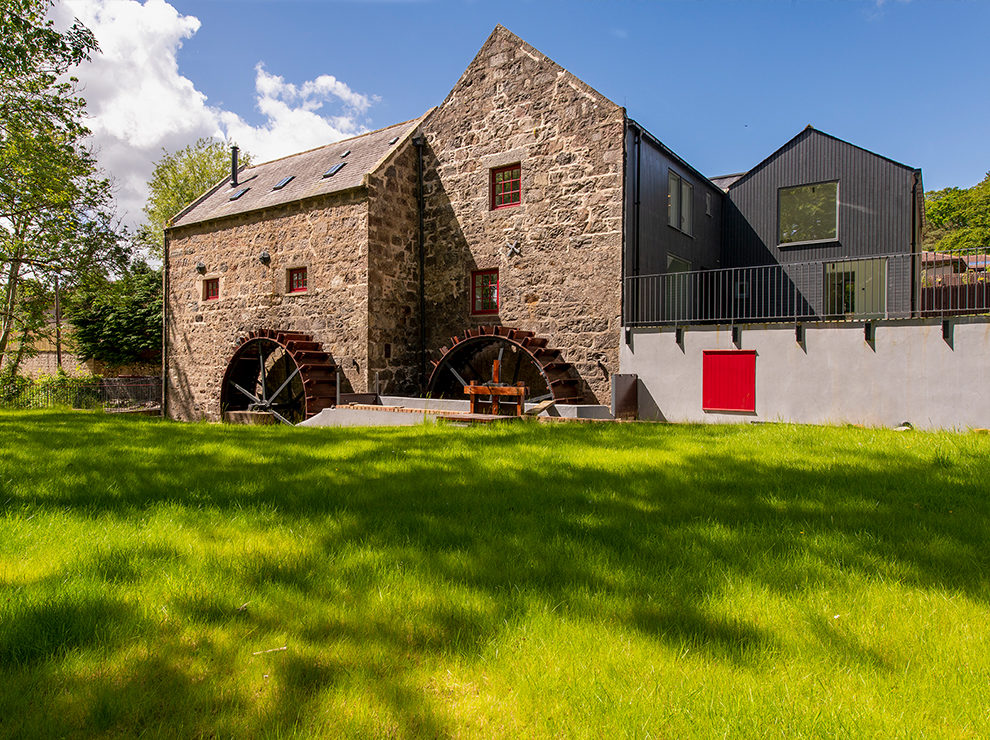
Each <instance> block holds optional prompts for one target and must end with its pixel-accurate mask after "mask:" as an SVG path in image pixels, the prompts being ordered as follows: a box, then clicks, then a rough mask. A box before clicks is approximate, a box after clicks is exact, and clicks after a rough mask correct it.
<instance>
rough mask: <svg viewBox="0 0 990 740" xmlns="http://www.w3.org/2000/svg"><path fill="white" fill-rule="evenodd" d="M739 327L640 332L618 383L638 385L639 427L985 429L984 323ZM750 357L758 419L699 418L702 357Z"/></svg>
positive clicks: (988, 335) (988, 389)
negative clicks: (631, 376) (634, 380)
mask: <svg viewBox="0 0 990 740" xmlns="http://www.w3.org/2000/svg"><path fill="white" fill-rule="evenodd" d="M804 326H805V338H804V342H803V343H799V342H798V341H797V340H796V336H795V328H794V326H793V325H773V324H763V325H745V326H741V327H739V328H740V337H739V345H738V347H737V346H736V345H734V344H733V342H732V332H731V329H730V327H728V326H726V325H723V326H711V327H709V326H696V327H686V328H685V329H684V333H683V342H682V344H680V345H679V344H678V343H677V341H676V333H675V330H674V328H664V329H636V330H633V331H632V333H631V335H630V337H629V342H628V343H626V342H623V343H622V345H621V350H620V357H619V361H620V366H621V368H622V369H621V372H623V373H636V374H637V375H638V376H639V388H638V393H639V402H638V405H639V412H640V417H641V418H648V419H663V420H667V421H680V422H745V421H789V422H798V423H809V424H843V423H852V424H862V425H868V426H896V425H898V424H900V423H901V422H904V421H908V422H910V423H911V424H913V425H914V426H915V427H919V428H928V429H939V428H941V429H965V428H973V427H977V428H980V427H983V428H985V427H990V321H988V320H987V319H985V318H965V319H958V320H957V321H955V322H954V323H953V325H952V331H951V336H950V337H949V338H948V340H946V339H944V338H943V332H942V322H941V321H937V320H924V321H922V320H918V321H911V322H903V321H898V322H894V321H891V322H876V323H875V324H874V328H875V339H874V341H873V342H867V341H866V338H865V334H864V327H863V324H862V323H848V324H835V323H825V322H823V323H818V324H805V325H804ZM713 349H721V350H726V349H744V350H755V351H756V412H755V413H743V412H739V413H724V412H723V413H717V412H706V411H704V410H702V353H703V351H704V350H713Z"/></svg>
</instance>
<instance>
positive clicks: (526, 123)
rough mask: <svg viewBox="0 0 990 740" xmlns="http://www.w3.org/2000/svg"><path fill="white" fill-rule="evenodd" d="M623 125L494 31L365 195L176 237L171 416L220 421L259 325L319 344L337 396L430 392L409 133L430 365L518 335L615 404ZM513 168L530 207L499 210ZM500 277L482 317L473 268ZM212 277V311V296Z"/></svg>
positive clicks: (217, 223)
mask: <svg viewBox="0 0 990 740" xmlns="http://www.w3.org/2000/svg"><path fill="white" fill-rule="evenodd" d="M624 126H625V112H624V111H623V109H622V108H620V107H619V106H617V105H615V104H614V103H612V102H610V101H609V100H607V99H606V98H604V97H603V96H601V95H600V94H598V93H597V92H595V91H594V90H592V89H591V88H589V87H588V86H587V85H585V84H584V83H582V82H581V81H580V80H578V79H577V78H575V77H574V76H572V75H571V74H569V73H568V72H566V71H565V70H563V69H562V68H561V67H559V66H558V65H556V64H555V63H554V62H552V61H550V60H549V59H547V58H546V57H545V56H543V55H542V54H540V53H539V52H538V51H536V50H535V49H533V48H532V47H530V46H529V45H528V44H526V43H525V42H523V41H522V40H521V39H519V38H517V37H516V36H514V35H512V34H511V33H510V32H509V31H507V30H506V29H504V28H502V27H501V26H499V27H497V28H496V29H495V31H494V32H493V33H492V35H491V36H490V37H489V39H488V41H487V42H486V43H485V45H484V46H483V47H482V49H481V50H480V51H479V53H478V55H477V57H476V58H475V59H474V61H473V62H472V63H471V65H470V66H469V67H468V69H467V70H466V71H465V72H464V74H463V75H462V76H461V78H460V80H459V81H458V82H457V84H456V85H455V87H454V89H453V90H452V91H451V93H450V95H449V96H448V97H447V99H446V100H445V101H444V102H443V103H442V105H441V106H439V107H438V108H437V109H435V110H434V111H433V112H432V113H431V114H430V115H429V116H427V117H426V119H425V120H424V121H423V122H422V123H421V124H420V125H419V127H418V130H416V131H408V133H407V134H405V135H404V137H403V141H401V142H400V143H399V144H398V145H397V146H396V147H395V148H394V150H393V151H391V153H390V154H389V155H387V156H386V157H385V159H384V161H382V162H380V163H379V164H378V165H377V166H376V167H373V168H370V169H369V170H368V173H367V174H366V175H365V177H364V179H363V182H362V185H361V186H359V187H354V188H351V189H349V190H346V191H343V192H337V193H333V194H329V195H321V196H316V197H311V198H306V199H304V200H298V201H295V202H290V203H286V204H281V205H277V206H272V207H268V208H263V209H262V210H258V211H252V212H247V213H241V214H236V215H229V216H223V217H218V218H214V219H212V220H207V221H198V222H194V223H188V218H187V222H186V225H183V226H179V227H175V228H172V229H169V230H168V231H167V233H166V242H167V256H166V259H167V261H168V291H167V298H166V310H167V318H166V332H167V333H166V341H167V356H166V365H167V372H166V383H167V393H168V413H169V415H170V416H172V417H174V418H179V419H188V420H193V419H204V418H205V419H209V420H218V419H219V418H220V413H221V409H220V393H221V388H220V385H221V382H222V379H223V376H224V372H225V370H226V368H227V365H228V363H229V361H230V359H231V356H232V355H233V353H234V351H235V350H236V348H237V342H238V339H239V338H241V337H243V336H245V335H246V334H248V333H249V332H250V331H252V330H258V329H274V330H281V331H294V332H303V333H306V334H310V335H311V336H312V337H313V339H314V340H315V341H318V342H320V343H321V345H322V347H323V349H324V350H325V351H326V352H328V353H329V354H330V356H331V357H332V359H333V360H334V362H335V363H337V365H338V367H339V372H340V374H341V378H342V390H344V391H345V392H346V391H353V392H366V391H369V390H373V389H374V387H375V383H376V382H377V383H378V387H379V390H380V391H381V392H383V393H389V394H416V393H418V392H419V391H420V390H422V388H423V384H424V382H425V380H426V379H427V377H428V376H427V374H424V373H423V372H422V370H423V363H422V359H423V358H422V357H421V355H420V348H421V345H420V331H421V323H420V321H421V317H420V303H419V295H420V293H419V281H420V273H419V255H418V252H419V206H418V193H419V190H418V150H417V148H416V146H414V145H413V142H412V137H413V135H414V134H417V135H422V136H423V138H424V140H425V145H424V147H423V153H424V160H423V169H424V190H423V200H424V214H423V215H424V221H423V226H424V252H425V266H426V269H425V272H424V280H425V285H426V291H425V303H426V320H425V324H426V359H427V360H429V359H437V358H438V357H439V356H440V353H439V350H440V347H441V346H443V345H445V344H447V343H448V341H449V337H450V336H453V335H463V333H464V330H465V329H468V328H471V327H475V326H480V325H483V324H502V325H504V326H509V327H514V328H520V329H525V330H529V331H532V332H535V333H536V334H538V335H540V336H544V337H546V338H547V339H548V340H549V342H550V346H552V347H556V348H559V349H560V350H562V352H563V355H564V359H565V360H567V361H568V362H570V363H571V364H572V366H573V367H574V368H575V369H576V371H577V372H578V373H579V375H580V377H581V378H582V381H583V388H582V393H583V395H584V397H585V400H587V401H589V402H599V403H608V400H609V388H610V386H609V375H610V373H613V372H617V371H618V353H619V347H618V344H619V337H620V334H621V328H620V322H621V318H620V314H621V306H620V304H621V298H620V296H621V261H622V257H621V254H622V203H623V199H622V182H623V139H624ZM511 164H519V165H520V167H521V172H522V202H521V203H520V205H518V206H513V207H510V208H504V209H498V210H492V208H491V203H490V177H491V170H492V168H496V167H502V166H506V165H511ZM193 214H194V215H195V211H193ZM508 244H511V245H514V246H516V247H517V248H518V249H519V254H510V252H509V250H508V249H507V245H508ZM263 251H267V252H268V253H269V255H270V256H271V261H270V263H269V264H267V265H266V264H263V263H262V262H261V260H260V259H259V255H260V254H261V252H263ZM199 262H202V263H203V264H204V265H205V266H206V269H205V271H204V272H202V273H201V272H199V271H198V270H197V268H196V266H197V263H199ZM296 267H306V268H307V271H308V288H307V291H306V292H305V293H301V294H290V293H289V292H288V285H287V274H288V270H289V269H291V268H296ZM492 268H497V269H498V271H499V285H500V302H499V311H498V313H497V315H485V316H473V315H472V313H471V273H472V271H473V270H478V269H492ZM210 278H219V281H220V297H219V299H218V300H209V301H207V300H204V296H203V282H204V280H207V279H210ZM426 369H427V373H428V371H429V369H431V368H430V367H429V366H428V365H427V368H426Z"/></svg>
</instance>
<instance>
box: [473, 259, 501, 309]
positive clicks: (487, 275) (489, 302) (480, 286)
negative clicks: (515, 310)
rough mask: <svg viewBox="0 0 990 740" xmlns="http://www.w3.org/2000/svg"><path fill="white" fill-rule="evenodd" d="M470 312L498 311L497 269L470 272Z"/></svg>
mask: <svg viewBox="0 0 990 740" xmlns="http://www.w3.org/2000/svg"><path fill="white" fill-rule="evenodd" d="M471 313H473V314H489V313H498V269H495V270H475V271H474V272H472V273H471Z"/></svg>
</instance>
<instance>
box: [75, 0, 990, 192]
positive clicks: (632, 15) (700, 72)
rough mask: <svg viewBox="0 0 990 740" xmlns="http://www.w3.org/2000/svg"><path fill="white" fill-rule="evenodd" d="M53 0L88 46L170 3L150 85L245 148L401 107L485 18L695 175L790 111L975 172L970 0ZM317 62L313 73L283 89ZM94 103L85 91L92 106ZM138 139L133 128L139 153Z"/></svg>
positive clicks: (982, 106)
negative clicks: (85, 25) (79, 25)
mask: <svg viewBox="0 0 990 740" xmlns="http://www.w3.org/2000/svg"><path fill="white" fill-rule="evenodd" d="M65 2H66V4H67V5H69V6H70V7H71V8H72V9H73V10H74V11H75V12H76V13H78V14H79V15H80V16H81V17H82V18H83V20H87V14H89V17H90V18H93V19H95V18H97V17H103V18H104V25H102V26H101V25H100V24H99V23H95V21H94V24H95V25H96V26H97V28H96V30H97V36H98V38H99V37H100V36H101V34H105V35H106V36H105V37H106V38H107V39H108V41H107V44H106V46H107V48H108V49H110V48H111V47H112V46H113V33H114V30H113V29H114V28H115V27H116V28H118V29H119V28H122V27H124V21H123V20H120V19H117V21H116V23H117V25H116V26H114V25H113V24H111V23H110V22H109V21H107V20H106V17H108V15H109V13H110V11H111V10H113V11H115V12H117V11H120V9H122V8H124V7H125V6H136V7H137V8H138V9H141V10H145V11H148V12H147V13H145V15H150V14H151V6H152V5H154V6H156V8H157V11H156V12H158V13H159V17H160V18H165V15H162V13H163V12H164V11H163V9H162V7H159V6H164V8H165V9H167V10H169V11H170V12H171V10H172V9H173V8H174V11H176V12H175V13H174V15H175V16H176V18H174V19H171V20H169V19H168V18H166V19H165V20H158V21H156V22H154V23H147V24H146V25H145V31H143V32H142V33H144V34H145V36H140V35H138V36H137V38H140V39H141V42H140V45H141V46H144V47H151V48H160V49H161V51H160V55H161V57H162V58H165V59H164V61H165V62H167V61H168V60H169V59H171V58H174V60H175V62H176V63H177V72H178V80H179V82H175V81H172V82H169V83H167V84H165V87H164V88H163V89H165V88H167V89H168V90H174V91H178V92H175V95H177V96H179V95H180V94H181V95H187V96H188V95H191V94H193V93H190V91H189V89H187V88H190V87H191V88H194V93H195V95H198V96H199V98H200V99H201V102H200V103H198V104H197V105H201V107H202V108H203V110H205V111H207V112H206V113H204V112H202V111H199V112H190V113H189V116H188V117H189V118H195V117H196V116H199V118H197V121H198V122H197V123H196V125H195V126H193V125H191V124H190V125H189V126H188V127H187V128H188V131H185V130H184V131H183V132H182V135H183V136H186V137H187V138H188V137H189V136H192V135H193V133H195V132H207V133H209V128H210V126H214V127H215V128H216V127H219V129H220V130H222V132H223V134H224V135H228V136H234V138H237V139H239V143H242V142H241V141H240V139H244V142H243V143H244V144H245V145H246V146H248V148H251V143H252V142H254V146H255V147H256V148H258V149H260V150H262V154H268V153H271V152H275V153H276V154H278V155H281V154H283V153H288V152H285V151H281V150H278V149H277V148H274V149H273V148H272V147H273V146H275V145H274V144H273V143H272V142H275V141H276V140H277V141H280V142H281V146H282V147H283V148H292V147H293V146H295V147H296V148H297V149H298V148H306V146H304V145H303V144H304V143H307V144H310V143H312V142H315V141H320V143H322V140H321V139H320V137H321V136H322V137H326V136H330V135H338V137H339V135H346V134H350V133H354V132H357V131H359V130H363V129H370V128H378V127H381V126H385V125H388V124H390V123H394V122H397V121H401V120H406V119H409V118H413V117H416V116H418V115H420V114H421V113H422V112H423V111H425V110H426V109H427V108H429V107H430V106H432V105H435V104H437V103H439V102H440V101H442V99H443V98H444V96H445V95H446V94H447V92H448V91H449V90H450V88H451V86H452V85H453V84H454V82H455V81H456V79H457V77H458V76H459V74H460V73H461V71H462V70H463V69H464V68H465V67H466V66H467V64H468V63H469V62H470V60H471V59H472V57H473V56H474V54H475V53H476V52H477V50H478V48H479V47H480V46H481V44H482V43H483V42H484V40H485V38H486V37H487V36H488V34H489V33H490V32H491V30H492V28H493V27H494V26H495V24H497V23H501V24H503V25H504V26H506V27H507V28H509V29H510V30H511V31H513V32H514V33H516V34H518V35H519V36H521V37H522V38H524V39H525V40H526V41H528V42H529V43H531V44H532V45H533V46H535V47H536V48H538V49H539V50H540V51H542V52H543V53H545V54H547V55H548V56H549V57H551V58H552V59H554V60H555V61H556V62H557V63H559V64H560V65H562V66H563V67H565V68H566V69H568V70H569V71H571V72H572V73H574V74H575V75H577V76H578V77H580V78H581V79H582V80H584V81H585V82H587V83H588V84H590V85H591V86H592V87H594V88H596V89H597V90H599V91H600V92H601V93H603V94H604V95H606V96H607V97H609V98H611V99H612V100H614V101H615V102H617V103H619V104H620V105H624V106H625V107H626V108H627V110H628V113H629V115H630V116H631V117H632V118H634V119H636V120H637V121H639V122H640V123H641V124H643V125H644V126H645V127H646V128H647V129H649V130H650V131H651V132H652V133H653V134H654V135H656V136H657V137H658V138H659V139H661V140H662V141H663V142H664V143H665V144H667V145H668V146H669V147H671V148H672V149H674V151H676V152H677V153H678V154H680V155H681V156H683V157H684V158H685V159H687V160H688V161H689V162H691V163H692V164H693V165H695V166H696V167H697V168H698V169H699V170H700V171H701V172H703V173H705V174H708V175H717V174H723V173H727V172H734V171H740V170H745V169H748V168H749V167H752V166H753V165H755V164H756V163H758V162H759V161H760V160H761V159H763V158H764V157H765V156H767V155H768V154H770V153H771V152H772V151H773V150H774V149H776V148H777V147H779V146H780V145H782V144H783V143H784V142H786V141H787V140H788V139H789V138H791V137H792V136H794V135H795V134H796V133H798V132H799V131H800V130H801V129H802V128H803V127H804V126H805V125H807V124H809V123H810V124H812V125H814V126H815V127H817V128H820V129H822V130H824V131H826V132H828V133H831V134H833V135H835V136H838V137H840V138H843V139H846V140H848V141H851V142H853V143H855V144H858V145H860V146H863V147H866V148H868V149H872V150H874V151H877V152H879V153H881V154H884V155H886V156H888V157H891V158H893V159H896V160H898V161H901V162H904V163H905V164H909V165H912V166H918V167H921V168H922V169H923V170H924V178H925V186H926V188H927V189H933V188H942V187H947V186H952V185H958V186H969V185H972V184H974V183H976V182H978V181H979V180H981V179H982V178H983V176H984V174H985V173H986V172H987V171H988V170H990V135H988V134H990V126H988V123H990V64H988V58H987V52H986V48H987V44H988V39H990V2H982V1H972V2H968V1H965V0H958V1H952V0H948V1H945V2H925V1H923V0H910V1H905V0H885V1H882V2H878V1H877V0H844V1H835V2H827V1H825V0H819V1H816V2H802V1H798V0H793V1H790V2H787V1H784V0H781V1H780V2H777V1H773V0H766V1H764V2H741V1H740V2H716V1H715V0H698V1H697V2H688V1H685V0H667V1H658V2H651V3H647V2H623V1H619V0H616V1H613V2H597V3H595V2H571V3H564V2H514V1H512V0H505V1H503V2H475V1H470V2H463V1H462V2H446V1H441V0H436V1H432V2H431V1H429V0H423V1H415V0H411V1H402V0H397V1H393V2H387V1H386V2H360V1H358V0H351V1H349V2H348V1H342V2H330V1H329V0H169V3H165V0H148V2H146V3H145V5H144V6H140V5H138V3H136V2H133V1H131V0H128V1H127V2H125V0H65ZM169 5H170V6H171V8H169V7H168V6H169ZM99 12H102V13H103V16H99V15H98V13H99ZM118 15H120V13H119V12H118ZM135 17H137V16H135ZM169 18H171V16H169ZM197 20H198V25H197V23H196V21H197ZM170 23H171V24H172V26H174V28H172V27H171V26H169V24H170ZM132 26H133V23H132ZM170 28H171V30H169V29H170ZM135 33H137V32H135ZM154 33H160V34H161V39H158V38H151V36H150V35H151V34H154ZM159 42H160V46H158V44H159ZM101 43H102V41H101ZM135 45H138V44H135ZM136 53H137V52H134V51H133V50H132V51H130V52H126V51H124V52H118V53H117V57H114V58H117V60H118V61H117V63H118V67H120V66H122V65H124V64H126V65H128V66H129V67H130V68H132V69H133V71H134V74H135V75H138V76H137V77H136V78H135V82H133V83H132V84H131V87H143V86H144V82H143V80H145V79H146V78H150V76H152V75H155V74H159V73H160V70H157V67H161V66H163V63H162V60H161V59H156V58H155V55H154V54H152V55H151V59H150V60H148V59H145V60H143V61H142V60H138V61H135V59H136V57H135V56H134V54H136ZM127 54H131V56H130V57H128V56H127ZM170 54H171V55H172V56H171V57H169V55H170ZM107 56H108V57H113V56H114V53H113V52H112V51H109V52H108V54H107ZM108 63H109V62H108ZM142 65H146V66H147V69H148V71H147V73H144V72H142V69H141V67H142ZM259 65H261V66H260V67H259ZM259 70H261V71H259ZM102 74H103V76H104V77H106V76H107V72H106V70H103V72H102ZM115 74H116V73H115ZM142 74H146V76H145V77H141V76H140V75H142ZM161 74H165V73H161ZM328 75H329V76H332V77H326V76H328ZM321 76H324V77H323V80H324V83H325V84H324V85H323V86H322V87H320V86H319V85H316V86H315V87H313V86H312V85H311V86H310V87H305V88H304V87H303V86H304V85H305V84H306V83H307V82H310V81H318V80H319V79H320V78H321ZM83 77H84V80H85V75H83ZM94 79H95V78H94ZM327 80H329V82H327ZM180 83H181V84H180ZM118 87H126V86H125V85H118ZM316 88H320V90H318V91H317V92H313V90H316ZM93 89H94V91H95V90H98V89H99V84H98V83H96V82H94V83H93ZM307 91H308V92H307ZM107 94H108V95H109V93H107ZM168 94H172V93H168ZM165 95H166V93H158V94H157V97H158V98H159V99H162V98H163V96H165ZM307 95H313V96H315V97H307ZM94 97H96V96H95V95H94ZM131 97H133V95H132V96H131ZM189 100H191V98H189ZM185 106H189V108H190V110H192V108H193V107H195V106H193V105H192V104H191V103H184V102H183V99H180V98H179V97H177V98H176V102H175V103H174V104H172V105H171V109H172V111H173V114H174V115H178V114H179V113H181V112H182V111H183V109H184V107H185ZM110 107H111V106H109V104H107V106H106V109H107V111H109V108H110ZM145 107H147V106H145ZM287 108H291V109H292V110H291V111H289V110H287ZM302 109H305V112H307V114H308V115H310V116H311V117H312V116H313V115H315V116H318V117H323V123H321V122H320V121H317V123H318V124H320V125H324V124H325V128H326V130H320V126H317V127H316V128H314V130H313V131H312V132H311V137H310V139H306V138H299V139H298V141H297V140H296V138H294V137H292V136H290V134H291V132H292V131H294V130H297V129H300V128H305V126H306V124H305V122H304V121H303V118H302V112H303V111H302ZM102 110H103V109H101V108H100V107H99V101H94V111H95V114H96V117H97V119H99V115H100V114H101V111H102ZM262 110H264V112H262ZM273 111H274V112H273ZM280 111H281V112H280ZM290 113H292V114H293V115H295V116H296V117H295V118H290V117H289V114H290ZM105 115H106V117H107V119H108V120H109V118H110V113H109V112H106V113H105ZM279 115H282V116H283V117H282V118H281V119H278V122H276V123H273V120H274V119H273V117H274V118H278V116H279ZM131 117H132V118H133V115H132V116H131ZM158 119H163V116H162V115H158ZM200 119H202V120H200ZM177 120H178V119H177ZM293 121H295V123H293ZM331 124H332V127H331ZM163 125H164V124H163ZM105 128H107V129H108V130H109V129H111V128H113V127H112V126H110V125H109V124H108V125H107V126H106V127H105ZM117 128H118V129H120V127H119V126H118V127H117ZM149 128H151V126H149V125H146V126H145V127H144V129H142V131H144V130H147V129H149ZM179 128H182V126H179V125H178V124H173V125H172V129H173V130H174V133H175V136H171V137H170V136H167V135H166V134H165V133H163V134H162V135H161V137H160V138H161V144H162V146H165V147H166V148H173V147H174V146H176V145H177V144H178V143H180V140H181V137H180V136H179V132H178V129H179ZM331 128H332V131H333V132H337V134H331V133H328V132H329V131H331ZM96 129H97V130H99V129H100V127H99V126H97V127H96ZM120 130H123V129H120ZM119 136H120V137H122V138H123V139H129V140H130V141H133V140H134V139H135V136H134V135H133V133H132V134H130V135H129V136H123V134H119ZM264 136H267V137H268V138H267V139H264V138H263V137H264ZM314 137H315V138H314ZM147 138H149V141H150V139H152V138H154V137H147ZM313 145H315V144H313ZM107 146H108V147H109V146H110V145H109V144H108V145H107ZM156 151H160V147H158V146H157V144H156V143H148V145H147V146H146V147H145V149H144V150H142V152H143V154H142V155H141V156H144V157H145V159H148V160H149V161H150V160H151V159H153V157H152V156H151V155H152V153H153V152H156ZM123 156H124V155H123V154H122V155H121V157H120V158H119V161H120V164H118V165H116V166H118V167H121V168H122V167H124V164H123V162H124V159H123ZM262 158H268V157H267V156H263V157H262ZM111 169H112V168H111ZM135 178H137V175H135Z"/></svg>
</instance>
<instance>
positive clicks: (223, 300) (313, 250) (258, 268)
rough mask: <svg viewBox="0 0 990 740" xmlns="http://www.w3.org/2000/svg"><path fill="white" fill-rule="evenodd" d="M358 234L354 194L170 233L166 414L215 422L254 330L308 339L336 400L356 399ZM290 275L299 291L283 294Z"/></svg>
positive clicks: (362, 355) (363, 365) (363, 386)
mask: <svg viewBox="0 0 990 740" xmlns="http://www.w3.org/2000/svg"><path fill="white" fill-rule="evenodd" d="M367 225H368V208H367V199H366V198H365V196H364V193H363V192H362V191H360V190H354V191H348V192H345V193H341V194H335V195H332V196H325V197H322V198H319V199H316V200H312V201H303V202H297V203H291V204H288V205H285V206H280V207H278V208H276V209H271V210H269V211H263V212H256V213H248V214H242V215H239V216H234V217H231V218H229V219H223V220H219V221H212V222H205V223H201V224H192V225H190V226H186V227H182V228H180V229H175V230H173V231H171V232H170V234H169V239H168V246H167V249H168V255H167V259H168V260H169V277H168V279H169V290H168V305H167V317H168V320H167V326H166V331H167V332H168V339H167V341H168V377H167V382H168V384H169V385H168V407H169V414H170V415H171V416H173V417H174V418H179V419H186V420H191V419H201V418H206V419H210V420H218V419H219V418H220V385H221V382H222V380H223V374H224V371H225V370H226V368H227V363H228V362H229V360H230V358H231V356H232V355H233V353H234V350H235V349H236V348H237V341H238V339H239V338H240V337H243V336H245V335H246V334H247V333H248V332H250V331H252V330H255V329H275V330H283V331H288V330H291V331H298V332H304V333H307V334H310V335H312V337H313V339H314V340H315V341H318V342H320V343H321V344H322V345H323V349H324V351H326V352H328V353H329V354H330V356H331V357H332V358H333V360H334V361H335V362H336V363H337V364H338V366H339V372H341V373H342V376H343V377H342V380H343V382H342V385H343V388H344V390H353V391H356V392H363V391H366V390H367V388H368V383H367V369H368V368H367V363H368V340H367V337H368V290H367V286H368V226H367ZM263 251H267V252H268V253H269V254H270V255H271V262H270V264H268V265H265V264H263V263H262V262H261V260H260V259H259V255H260V254H261V252H263ZM198 262H203V263H204V264H205V265H206V270H205V272H204V273H203V274H200V273H199V272H198V271H197V270H196V264H197V263H198ZM296 267H306V268H307V273H308V281H307V282H308V288H307V290H306V292H305V293H299V294H290V293H288V284H287V274H288V270H289V269H291V268H296ZM213 277H218V278H220V298H219V299H218V300H211V301H206V300H203V281H204V280H206V279H209V278H213Z"/></svg>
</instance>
